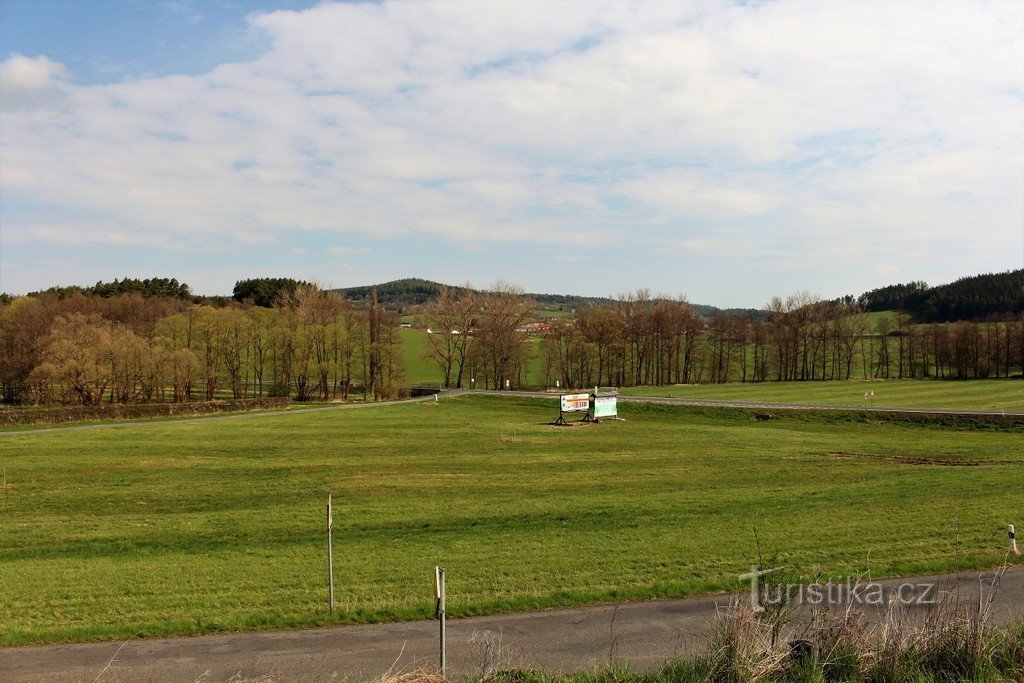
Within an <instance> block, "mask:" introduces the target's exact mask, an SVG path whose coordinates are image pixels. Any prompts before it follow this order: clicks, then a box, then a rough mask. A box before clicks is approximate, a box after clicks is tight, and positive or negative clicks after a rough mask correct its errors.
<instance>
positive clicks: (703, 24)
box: [0, 0, 1024, 307]
mask: <svg viewBox="0 0 1024 683" xmlns="http://www.w3.org/2000/svg"><path fill="white" fill-rule="evenodd" d="M0 60H2V61H0V291H6V292H11V293H24V292H28V291H33V290H38V289H45V288H47V287H50V286H53V285H68V284H81V285H86V284H92V283H94V282H96V281H97V280H104V281H108V280H111V279H113V278H115V277H140V278H141V277H176V278H178V279H179V280H181V281H184V282H187V283H189V284H190V285H191V286H192V288H193V290H194V291H196V292H199V293H203V294H229V293H230V292H231V289H232V287H233V285H234V283H235V282H236V281H237V280H239V279H242V278H248V277H264V276H267V277H294V278H299V279H304V280H315V281H317V282H319V283H321V284H323V285H326V286H332V287H345V286H354V285H363V284H371V283H377V282H384V281H386V280H391V279H396V278H401V277H423V278H427V279H431V280H436V281H441V282H446V283H451V284H462V283H466V282H469V283H472V284H473V285H474V286H477V287H486V286H488V285H491V284H493V283H495V282H497V281H504V282H510V283H513V284H515V285H518V286H520V287H522V288H524V289H525V290H526V291H532V292H551V293H571V294H582V295H593V296H615V295H618V294H623V293H626V292H630V291H634V290H636V289H638V288H646V289H649V290H650V291H651V293H653V294H665V295H672V296H680V295H682V296H686V297H687V298H688V299H689V300H690V301H692V302H695V303H704V304H713V305H718V306H723V307H732V306H736V307H748V306H749V307H758V306H762V305H764V303H765V302H766V301H767V300H768V299H769V298H770V297H772V296H774V295H780V296H785V295H787V294H791V293H795V292H798V291H807V292H810V293H811V294H816V295H819V296H822V297H825V298H832V297H837V296H842V295H844V294H854V295H857V294H860V293H861V292H863V291H866V290H869V289H872V288H875V287H879V286H884V285H887V284H893V283H896V282H908V281H911V280H924V281H926V282H928V283H930V284H933V285H937V284H942V283H945V282H949V281H952V280H954V279H956V278H958V277H962V276H965V275H972V274H976V273H983V272H998V271H1004V270H1007V269H1015V268H1021V267H1024V3H1021V2H1005V3H1004V2H967V3H959V2H838V1H835V2H831V1H827V0H817V1H814V2H737V3H733V2H676V3H671V2H656V3H642V2H629V3H614V2H613V3H603V2H596V1H595V2H570V3H559V2H554V1H551V2H529V1H523V2H514V3H507V4H506V3H500V2H491V1H488V2H429V1H417V2H381V3H311V2H299V1H288V0H278V1H276V2H273V1H270V0H204V1H202V2H198V1H189V0H174V1H168V2H158V1H147V2H143V1H141V0H123V1H122V0H75V1H70V2H68V1H63V0H61V1H57V0H0Z"/></svg>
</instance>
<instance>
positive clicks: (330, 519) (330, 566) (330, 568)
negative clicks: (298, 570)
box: [327, 494, 334, 614]
mask: <svg viewBox="0 0 1024 683" xmlns="http://www.w3.org/2000/svg"><path fill="white" fill-rule="evenodd" d="M333 531H334V510H333V508H332V506H331V495H330V494H327V584H328V590H329V592H330V598H329V602H328V605H329V606H330V608H331V614H334V547H333V544H332V542H331V541H332V539H331V536H332V532H333Z"/></svg>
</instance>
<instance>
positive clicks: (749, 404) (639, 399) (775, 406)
mask: <svg viewBox="0 0 1024 683" xmlns="http://www.w3.org/2000/svg"><path fill="white" fill-rule="evenodd" d="M448 393H449V394H450V395H453V396H457V395H461V394H485V395H490V396H509V397H515V396H518V397H522V398H547V399H552V400H555V399H557V398H558V394H553V393H547V392H543V391H484V390H483V389H458V390H454V391H451V392H448ZM618 400H619V401H620V402H622V403H664V404H668V405H679V406H710V407H719V408H754V409H758V410H838V411H851V410H852V411H857V412H870V413H907V414H911V415H946V416H958V415H959V416H964V417H1006V418H1009V419H1013V420H1018V419H1020V418H1024V411H1019V410H966V409H961V408H955V409H954V408H901V407H897V406H852V405H850V406H844V405H835V404H829V403H777V402H772V401H731V400H724V399H712V398H669V397H666V396H627V395H625V394H619V399H618Z"/></svg>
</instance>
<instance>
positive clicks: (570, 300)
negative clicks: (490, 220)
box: [335, 278, 760, 318]
mask: <svg viewBox="0 0 1024 683" xmlns="http://www.w3.org/2000/svg"><path fill="white" fill-rule="evenodd" d="M445 286H446V285H444V284H442V283H440V282H433V281H431V280H423V279H420V278H405V279H403V280H392V281H391V282H384V283H381V284H379V285H365V286H362V287H346V288H344V289H338V290H335V291H338V292H340V293H342V294H344V295H345V298H346V299H350V300H352V301H369V300H370V291H371V290H373V289H374V288H376V289H377V301H378V302H380V304H381V305H383V306H384V307H386V308H391V309H402V308H405V307H407V306H419V305H422V304H424V303H426V302H427V301H428V300H430V299H432V298H433V297H435V296H437V293H438V292H439V291H440V290H441V288H442V287H445ZM452 288H453V289H455V290H463V289H465V288H464V287H457V286H452ZM526 296H527V297H529V298H531V299H533V300H534V301H536V302H537V303H538V304H539V305H540V306H542V307H544V308H548V309H553V310H564V311H572V310H575V309H577V308H580V307H583V306H609V305H611V304H612V303H613V301H614V300H613V299H610V298H608V297H600V296H577V295H575V294H538V293H527V294H526ZM691 305H692V306H693V309H694V310H695V311H696V312H697V314H698V315H700V316H703V317H705V318H708V317H711V315H712V314H713V313H715V311H718V310H721V309H718V308H716V307H715V306H707V305H705V304H691ZM724 312H725V313H729V314H735V315H738V314H740V313H747V314H748V315H750V316H751V317H752V318H755V317H757V316H758V315H759V314H760V311H755V310H747V309H728V310H725V311H724Z"/></svg>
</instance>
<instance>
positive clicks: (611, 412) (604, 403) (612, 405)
mask: <svg viewBox="0 0 1024 683" xmlns="http://www.w3.org/2000/svg"><path fill="white" fill-rule="evenodd" d="M616 398H617V397H616V396H595V397H594V417H596V418H602V417H615V416H616V415H618V414H619V410H618V406H617V403H616Z"/></svg>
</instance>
